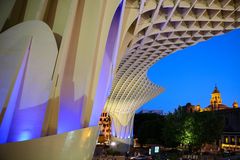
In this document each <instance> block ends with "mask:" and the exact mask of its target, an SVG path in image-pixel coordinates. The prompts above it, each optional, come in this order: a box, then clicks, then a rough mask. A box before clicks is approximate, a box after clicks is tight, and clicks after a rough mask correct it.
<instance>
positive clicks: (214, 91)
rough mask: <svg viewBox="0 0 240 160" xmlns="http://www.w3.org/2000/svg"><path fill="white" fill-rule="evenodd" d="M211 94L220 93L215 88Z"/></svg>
mask: <svg viewBox="0 0 240 160" xmlns="http://www.w3.org/2000/svg"><path fill="white" fill-rule="evenodd" d="M212 93H220V92H219V90H218V88H217V86H215V88H214V90H213V92H212Z"/></svg>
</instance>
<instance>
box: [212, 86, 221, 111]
mask: <svg viewBox="0 0 240 160" xmlns="http://www.w3.org/2000/svg"><path fill="white" fill-rule="evenodd" d="M211 95H212V98H211V100H210V104H211V105H212V106H213V109H218V108H219V105H221V104H222V98H221V94H220V92H219V90H218V88H217V86H215V88H214V90H213V92H212V94H211Z"/></svg>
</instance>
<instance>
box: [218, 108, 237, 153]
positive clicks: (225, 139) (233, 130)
mask: <svg viewBox="0 0 240 160" xmlns="http://www.w3.org/2000/svg"><path fill="white" fill-rule="evenodd" d="M216 113H217V114H220V115H221V116H223V117H224V120H225V125H224V132H223V134H222V135H221V140H220V147H221V148H222V149H225V150H231V151H240V125H239V124H240V109H239V108H237V109H230V110H221V111H218V112H216Z"/></svg>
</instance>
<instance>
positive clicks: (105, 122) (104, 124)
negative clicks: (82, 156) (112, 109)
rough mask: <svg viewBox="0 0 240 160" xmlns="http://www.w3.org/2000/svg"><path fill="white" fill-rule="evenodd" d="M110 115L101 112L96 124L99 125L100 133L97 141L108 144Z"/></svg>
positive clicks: (109, 138)
mask: <svg viewBox="0 0 240 160" xmlns="http://www.w3.org/2000/svg"><path fill="white" fill-rule="evenodd" d="M111 123H112V121H111V117H110V115H109V114H108V113H107V112H103V113H102V114H101V117H100V120H99V123H98V125H99V126H100V133H99V138H98V142H99V143H107V144H109V142H110V140H111Z"/></svg>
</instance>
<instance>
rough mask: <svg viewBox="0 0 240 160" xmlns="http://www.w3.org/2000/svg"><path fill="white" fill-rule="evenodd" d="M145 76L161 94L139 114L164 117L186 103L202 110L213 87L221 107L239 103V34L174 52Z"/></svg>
mask: <svg viewBox="0 0 240 160" xmlns="http://www.w3.org/2000/svg"><path fill="white" fill-rule="evenodd" d="M147 76H148V78H149V79H150V80H151V81H152V82H154V83H156V84H158V85H160V86H162V87H163V88H164V89H165V90H164V92H163V93H161V94H160V95H159V96H157V97H156V98H154V99H153V100H151V101H149V102H148V103H146V104H145V105H143V106H142V107H141V108H140V110H141V109H148V110H151V109H159V110H163V111H164V112H165V113H167V112H169V111H170V112H172V111H174V109H175V108H177V107H178V106H179V105H185V104H186V103H188V102H190V103H192V104H194V105H197V104H200V106H201V107H203V108H204V107H206V106H207V105H209V103H210V98H211V93H212V91H213V89H214V86H215V84H217V86H218V89H219V91H220V93H221V96H222V100H223V104H226V105H227V106H232V103H233V101H234V100H236V101H237V102H238V103H240V30H239V29H238V30H234V31H231V32H228V33H226V34H224V35H220V36H215V37H213V38H211V39H209V40H207V41H204V42H201V43H198V44H196V45H194V46H191V47H188V48H186V49H183V50H180V51H177V52H175V53H173V54H171V55H169V56H167V57H165V58H163V59H161V60H160V61H158V62H157V63H156V64H154V65H153V66H152V67H151V68H150V69H149V71H148V73H147Z"/></svg>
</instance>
